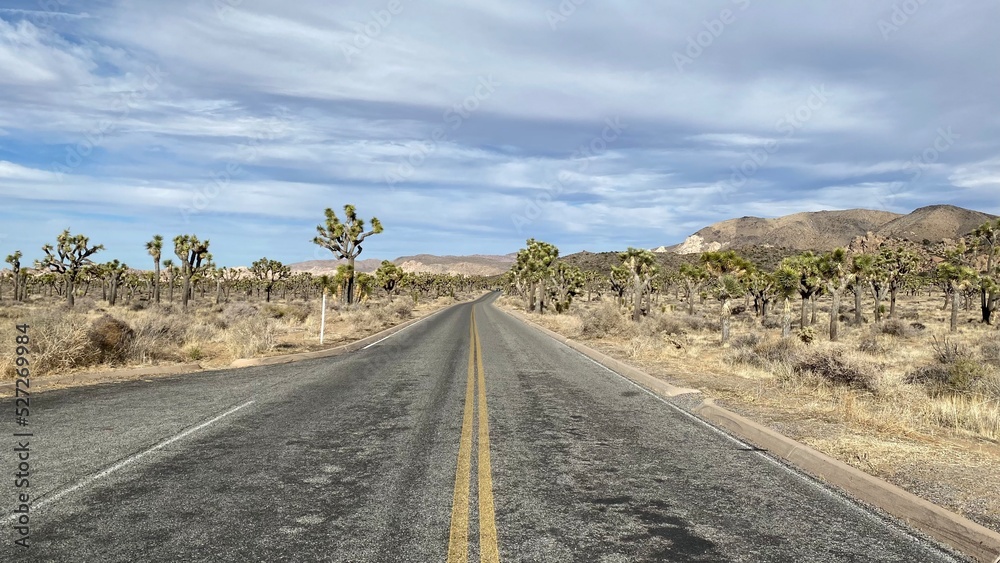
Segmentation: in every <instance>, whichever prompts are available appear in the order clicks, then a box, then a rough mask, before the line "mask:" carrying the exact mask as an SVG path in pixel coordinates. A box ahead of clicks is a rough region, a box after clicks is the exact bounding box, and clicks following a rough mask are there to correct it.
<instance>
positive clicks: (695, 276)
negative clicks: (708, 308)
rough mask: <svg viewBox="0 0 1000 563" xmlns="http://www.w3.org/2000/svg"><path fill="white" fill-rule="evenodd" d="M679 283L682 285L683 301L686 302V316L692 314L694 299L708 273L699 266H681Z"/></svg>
mask: <svg viewBox="0 0 1000 563" xmlns="http://www.w3.org/2000/svg"><path fill="white" fill-rule="evenodd" d="M680 277H681V281H682V282H683V283H684V285H683V289H684V299H685V300H687V304H688V314H689V315H693V314H694V299H695V296H696V295H698V291H699V290H700V289H701V288H702V286H703V285H705V280H707V279H708V272H706V271H705V269H704V268H702V267H700V266H696V265H694V264H681V269H680Z"/></svg>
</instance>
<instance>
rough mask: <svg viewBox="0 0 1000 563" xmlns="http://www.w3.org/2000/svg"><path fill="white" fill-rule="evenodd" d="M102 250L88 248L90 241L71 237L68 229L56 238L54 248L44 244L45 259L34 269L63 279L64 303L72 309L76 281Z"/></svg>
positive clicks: (101, 248)
mask: <svg viewBox="0 0 1000 563" xmlns="http://www.w3.org/2000/svg"><path fill="white" fill-rule="evenodd" d="M101 250H104V245H100V244H98V245H97V246H90V239H89V238H87V237H85V236H83V235H76V236H73V235H71V234H70V232H69V229H66V230H65V231H63V232H62V233H61V234H60V235H59V236H57V237H56V246H55V247H53V246H52V245H51V244H46V245H45V246H43V247H42V251H43V252H45V258H44V259H42V260H40V261H38V262H37V263H36V267H38V268H40V269H41V268H44V269H47V270H49V271H50V272H54V273H56V274H60V275H61V276H62V277H63V280H64V282H65V288H66V303H67V304H68V305H69V306H70V307H72V306H74V305H75V304H76V299H75V297H74V296H75V294H76V291H75V290H76V281H77V279H78V278H79V277H80V273H81V272H82V271H83V268H84V267H85V266H88V265H90V264H93V261H92V260H91V259H90V257H91V256H93V255H94V254H96V253H98V252H100V251H101Z"/></svg>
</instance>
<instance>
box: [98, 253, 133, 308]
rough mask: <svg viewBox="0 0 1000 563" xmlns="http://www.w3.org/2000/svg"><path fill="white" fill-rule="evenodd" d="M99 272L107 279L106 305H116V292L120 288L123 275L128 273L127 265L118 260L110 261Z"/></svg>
mask: <svg viewBox="0 0 1000 563" xmlns="http://www.w3.org/2000/svg"><path fill="white" fill-rule="evenodd" d="M101 271H102V273H103V274H104V276H105V278H106V279H107V284H108V294H107V301H108V305H112V306H114V305H117V304H118V290H119V288H120V287H121V286H122V282H123V281H124V280H125V274H127V273H128V265H126V264H122V263H121V262H119V261H118V260H112V261H111V262H108V263H107V264H103V265H102V266H101Z"/></svg>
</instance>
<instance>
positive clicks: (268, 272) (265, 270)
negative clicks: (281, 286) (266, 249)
mask: <svg viewBox="0 0 1000 563" xmlns="http://www.w3.org/2000/svg"><path fill="white" fill-rule="evenodd" d="M250 273H251V274H253V276H254V277H256V278H257V279H258V280H260V282H261V283H263V284H264V292H265V293H266V294H267V302H268V303H270V302H271V291H272V290H274V284H276V283H278V282H280V281H282V280H286V279H288V278H290V277H291V276H292V269H291V268H290V267H288V266H286V265H284V264H282V263H281V262H278V261H277V260H268V259H267V258H266V257H264V258H261V259H260V260H257V261H256V262H254V263H253V264H252V265H251V266H250ZM258 296H259V294H258Z"/></svg>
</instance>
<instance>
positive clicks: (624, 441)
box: [0, 297, 958, 563]
mask: <svg viewBox="0 0 1000 563" xmlns="http://www.w3.org/2000/svg"><path fill="white" fill-rule="evenodd" d="M491 298H492V297H487V298H485V299H483V300H480V301H479V302H477V303H476V304H474V305H462V306H458V307H454V308H452V309H449V310H447V311H445V312H442V313H440V314H438V315H436V316H434V317H431V318H430V319H428V320H426V321H423V322H421V323H419V324H417V325H414V326H413V327H411V328H408V329H406V330H405V331H403V332H401V333H399V334H397V335H396V336H393V337H392V338H390V339H388V340H385V341H384V342H381V343H379V344H377V345H375V346H372V347H370V348H368V349H366V350H363V351H359V352H356V353H353V354H349V355H346V356H340V357H337V358H332V359H328V360H318V361H311V362H304V363H299V364H292V365H287V366H277V367H267V368H252V369H245V370H235V371H222V372H213V373H206V374H198V375H192V376H183V377H180V376H179V377H171V378H164V379H156V380H154V381H148V382H143V381H139V382H134V383H126V384H117V385H106V386H98V387H89V388H80V389H73V390H63V391H51V392H46V393H43V394H40V395H37V396H35V397H33V399H34V403H33V404H32V406H33V412H32V419H31V420H32V427H31V429H32V430H33V431H34V433H35V434H36V435H35V436H34V437H32V438H30V442H31V443H30V449H31V469H30V471H31V489H30V492H31V494H32V495H35V496H38V497H41V499H42V500H41V501H40V503H39V502H36V504H35V506H34V507H33V512H32V515H31V520H30V542H31V548H30V549H27V550H25V549H22V548H19V547H16V546H14V545H13V541H14V539H16V538H17V537H18V536H17V535H16V532H14V531H13V530H12V529H11V527H12V525H13V524H12V522H11V521H10V520H9V519H8V520H6V521H5V526H4V532H3V544H2V545H0V561H15V560H16V561H22V560H23V561H94V562H104V561H128V562H132V561H170V562H174V561H268V562H276V561H344V562H347V561H352V562H353V561H357V562H361V561H373V562H386V563H389V562H392V563H396V562H416V563H425V562H452V561H454V562H457V561H466V560H468V561H539V562H562V561H567V562H569V561H574V562H575V561H594V562H602V563H616V562H636V561H679V562H682V561H713V562H721V561H896V562H900V563H902V562H906V563H911V562H915V561H920V562H932V561H956V560H958V559H955V558H954V557H953V556H951V555H949V554H947V553H946V552H945V551H944V550H943V549H941V548H940V547H937V546H934V545H933V544H930V543H927V542H925V541H923V540H919V539H917V538H915V537H914V536H913V535H911V534H910V533H909V532H908V531H906V530H905V529H904V528H902V527H901V526H900V525H899V524H896V523H894V522H892V521H890V520H888V519H885V518H884V517H882V516H879V515H876V514H874V513H872V512H869V511H867V510H865V509H863V508H861V507H859V506H858V505H856V504H854V503H852V502H850V501H848V500H845V499H843V498H841V497H840V496H838V495H837V494H835V493H832V492H831V491H829V490H827V489H825V488H823V487H821V486H819V485H817V484H815V483H814V482H812V481H811V480H809V479H806V478H804V477H803V476H801V475H799V474H797V473H795V472H793V471H791V470H788V469H786V468H785V467H783V466H782V465H780V464H779V463H777V462H775V461H773V460H771V459H770V458H768V457H767V456H765V455H764V454H762V453H760V452H757V451H754V450H753V449H752V448H748V447H746V446H745V445H743V444H740V443H738V442H736V441H734V440H732V439H730V438H728V437H726V436H724V435H722V434H721V433H719V432H717V431H715V430H713V429H712V428H710V427H708V426H706V425H704V424H702V423H700V422H698V421H696V420H694V419H693V418H692V417H690V416H688V415H687V414H685V413H683V412H682V411H681V410H679V409H677V408H675V407H673V406H671V405H668V404H667V403H665V402H663V401H661V400H659V399H657V398H655V397H653V396H652V395H650V394H648V393H646V392H644V391H642V390H640V389H638V388H637V387H635V386H633V385H632V384H630V383H628V382H626V381H625V380H623V379H621V378H619V377H617V376H615V375H613V374H611V373H609V372H608V371H607V370H605V369H604V368H602V367H600V366H598V365H596V364H594V363H593V362H591V361H590V360H587V359H585V358H584V357H582V356H580V355H579V354H577V353H576V352H573V351H572V350H570V349H568V348H566V347H564V346H562V345H561V344H558V343H556V342H555V341H552V340H551V339H548V338H546V337H544V336H542V335H541V334H540V333H538V332H537V331H535V330H533V329H531V328H528V327H525V326H524V325H522V324H520V323H519V322H517V321H515V320H513V319H512V318H510V317H508V316H507V315H505V314H504V313H502V312H500V311H499V310H497V309H495V308H494V307H493V306H492V305H490V304H489V301H490V299H491ZM473 311H475V313H474V314H473ZM483 383H485V386H484V385H483ZM4 401H5V403H10V400H9V399H7V400H4ZM7 410H8V409H7V408H4V412H3V416H4V418H5V419H7V420H5V421H4V422H3V426H2V428H4V429H6V431H5V432H4V434H5V436H6V437H3V438H2V439H5V440H7V441H8V442H9V443H10V446H7V445H4V447H3V448H2V451H5V452H7V453H6V454H4V457H3V460H2V462H3V464H4V465H3V468H4V471H3V473H4V475H7V476H8V477H6V478H4V480H3V483H2V485H0V503H2V504H0V506H4V507H5V510H7V511H8V513H9V510H10V509H11V508H7V507H12V506H13V499H14V494H15V491H14V482H13V479H12V478H11V477H9V476H10V475H11V474H12V473H13V472H14V467H13V464H14V461H13V454H12V451H13V447H14V439H13V438H10V437H9V436H10V435H11V432H13V431H14V430H15V429H14V426H13V424H12V423H11V422H10V418H11V417H10V416H8V415H9V414H10V413H8V412H6V411H7Z"/></svg>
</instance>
